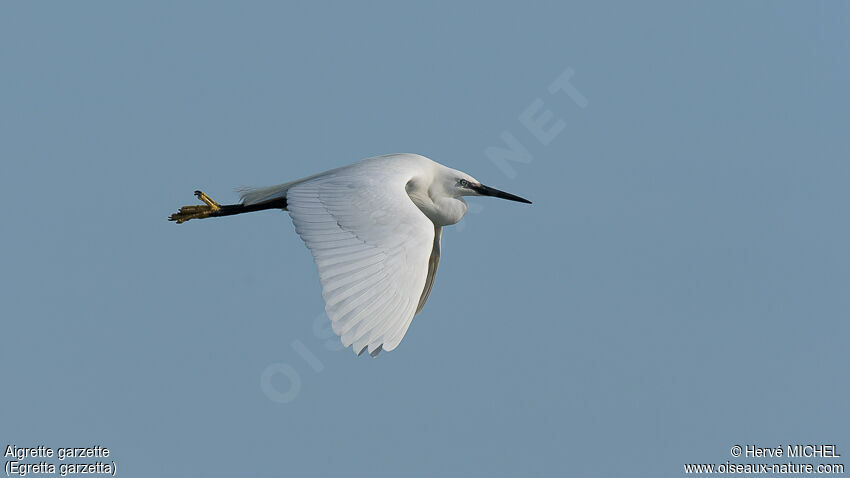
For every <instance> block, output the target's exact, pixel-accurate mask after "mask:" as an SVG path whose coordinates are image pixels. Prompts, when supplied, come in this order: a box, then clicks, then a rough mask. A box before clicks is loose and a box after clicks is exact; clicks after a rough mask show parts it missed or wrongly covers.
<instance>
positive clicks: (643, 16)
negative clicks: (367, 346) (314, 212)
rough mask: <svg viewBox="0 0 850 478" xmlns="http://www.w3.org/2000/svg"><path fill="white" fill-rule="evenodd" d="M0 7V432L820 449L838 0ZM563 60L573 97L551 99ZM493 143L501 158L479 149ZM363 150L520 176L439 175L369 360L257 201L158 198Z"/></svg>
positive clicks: (184, 453)
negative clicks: (516, 157)
mask: <svg viewBox="0 0 850 478" xmlns="http://www.w3.org/2000/svg"><path fill="white" fill-rule="evenodd" d="M0 13H2V14H0V63H2V65H3V68H2V74H0V83H2V88H0V155H2V158H3V173H2V174H0V194H2V199H3V203H4V205H5V206H6V207H5V208H4V221H3V224H4V226H3V231H4V234H3V236H4V239H3V247H2V249H1V250H0V269H1V270H2V271H3V273H2V274H1V275H0V304H2V306H0V307H2V309H0V310H2V324H3V328H2V330H3V331H2V346H0V358H2V363H3V365H4V369H5V370H6V374H5V375H4V377H5V380H3V384H2V391H3V393H2V402H0V403H2V405H3V406H2V407H0V424H2V426H0V440H2V445H4V446H5V445H6V444H17V445H19V446H28V445H33V444H45V445H47V446H51V447H60V446H72V447H80V446H89V445H93V444H101V445H104V446H107V447H109V448H110V450H111V451H112V457H113V458H114V460H115V462H116V463H117V464H118V471H119V473H120V474H121V475H122V476H151V475H166V476H246V475H248V476H251V475H259V474H261V473H262V474H264V475H274V476H329V475H332V474H333V475H335V474H342V473H345V474H346V475H347V476H375V475H376V474H402V475H414V476H416V475H418V476H432V475H435V474H441V475H449V476H556V475H573V474H576V475H580V476H618V475H619V476H635V475H636V476H643V475H649V474H652V475H659V476H676V475H677V474H681V473H682V465H683V464H684V463H691V462H694V463H723V462H725V461H726V460H733V461H734V459H733V457H731V456H730V454H729V450H730V447H731V446H732V445H735V444H742V445H746V444H755V445H757V446H765V447H766V446H777V445H781V444H790V443H835V444H837V445H838V447H839V451H840V452H843V453H850V451H848V447H850V440H848V438H850V436H848V428H847V423H850V413H849V412H848V408H847V403H850V388H848V384H850V376H848V370H847V363H848V353H847V339H848V335H849V334H850V327H848V321H847V319H848V316H850V314H848V313H850V253H848V248H847V244H848V243H850V226H849V225H848V221H847V205H848V203H850V193H848V190H850V189H848V184H850V161H848V158H850V141H848V135H847V132H848V125H850V93H848V87H847V86H848V84H850V63H848V61H847V52H848V51H850V34H848V32H850V7H848V6H847V4H845V3H840V2H818V3H806V2H746V3H738V2H720V3H717V2H704V3H697V2H650V3H641V4H634V3H630V2H629V3H624V2H618V3H605V4H603V3H600V2H583V3H570V4H566V3H563V2H541V3H531V4H523V5H519V4H514V5H512V4H507V3H490V2H487V3H484V2H482V3H469V4H464V5H460V4H456V3H433V2H430V3H427V4H426V3H421V4H408V3H405V4H401V3H397V2H393V3H389V2H387V3H383V4H380V3H374V4H370V5H369V6H364V5H358V6H355V5H353V4H345V3H318V2H313V3H310V4H303V5H291V4H285V3H283V2H248V3H245V2H238V3H237V2H180V3H179V4H175V3H174V2H86V3H78V2H63V3H33V2H25V3H6V4H4V5H3V6H2V7H0ZM565 71H572V72H573V73H572V76H571V78H570V84H571V85H573V86H574V88H575V91H576V92H578V93H579V94H580V95H581V97H582V98H584V100H585V101H586V102H583V101H577V100H576V98H577V97H576V96H575V95H573V96H570V95H567V94H566V93H565V92H564V91H562V90H557V89H556V90H555V91H554V93H553V92H552V91H551V90H552V88H551V86H552V84H553V83H554V82H556V80H557V79H558V78H559V77H560V76H561V75H562V74H564V72H565ZM541 115H542V116H541ZM541 118H542V120H541ZM535 120H536V121H543V122H544V124H545V129H547V130H550V131H552V130H551V128H553V127H555V128H556V130H555V131H556V134H552V135H550V138H546V140H545V141H541V139H540V138H539V137H538V136H536V135H535V134H534V133H533V132H532V131H531V130H530V129H529V128H528V126H527V123H529V121H535ZM556 124H557V125H558V126H555V125H556ZM506 137H507V138H509V140H513V141H516V142H517V143H518V144H520V145H521V146H522V148H524V150H525V156H524V157H525V159H526V161H524V162H510V163H508V164H509V165H510V167H511V169H512V170H513V171H512V173H511V174H509V173H508V172H506V170H505V168H503V167H500V166H499V164H497V163H496V162H494V161H493V160H492V158H491V157H490V156H488V154H487V151H488V150H490V151H492V148H499V147H505V144H506V143H505V138H506ZM393 152H416V153H420V154H424V155H426V156H428V157H431V158H432V159H434V160H436V161H439V162H442V163H444V164H447V165H449V166H451V167H453V168H456V169H460V170H463V171H466V172H468V173H470V174H471V175H473V176H475V177H476V178H478V179H480V180H481V181H482V182H484V183H485V184H488V185H492V186H494V187H497V188H500V189H504V190H506V191H509V192H512V193H515V194H518V195H520V196H523V197H527V198H529V199H531V200H532V201H534V204H533V205H532V206H526V205H522V204H517V203H510V202H506V201H498V200H493V199H485V198H473V199H471V200H470V202H471V203H472V209H471V212H470V213H469V214H468V215H467V217H466V218H465V219H464V221H463V222H462V223H461V224H460V225H458V226H456V227H453V228H449V229H447V230H446V231H444V234H443V257H442V262H441V265H440V270H439V273H438V275H437V280H436V284H435V286H434V290H433V292H432V294H431V298H430V300H429V302H428V305H427V306H426V308H425V309H424V311H423V312H422V313H421V314H420V315H418V316H417V317H416V319H415V320H414V322H413V325H412V327H411V329H410V331H409V332H408V334H407V336H406V337H405V339H404V340H403V341H402V343H401V345H400V346H399V348H398V349H396V350H395V351H393V352H390V353H385V354H381V356H380V357H379V358H378V359H374V360H372V359H369V358H367V357H361V358H356V357H355V356H354V355H353V354H352V353H351V352H350V350H346V351H340V350H338V349H339V346H338V341H337V339H336V338H335V337H329V336H328V334H329V328H328V326H327V324H326V322H325V320H326V319H324V318H323V316H322V314H323V312H322V311H323V303H322V299H321V293H320V287H319V282H318V278H317V276H316V272H315V267H314V265H313V264H312V259H311V257H310V254H309V252H308V251H307V249H306V248H305V247H304V246H303V244H302V242H301V241H300V239H299V238H298V236H297V235H296V234H295V232H294V230H293V227H292V225H291V222H290V221H289V218H288V217H287V215H286V214H285V213H281V212H277V211H268V212H263V213H256V214H250V215H245V216H237V217H231V218H224V219H220V220H209V221H193V222H190V223H187V224H184V225H181V226H177V225H175V224H173V223H169V222H167V221H166V217H167V216H168V214H170V213H171V212H173V211H174V210H176V208H177V207H179V206H181V205H185V204H192V203H193V202H194V198H193V197H192V195H191V193H192V191H193V190H194V189H203V190H204V191H205V192H207V193H209V194H210V195H211V196H212V197H214V198H215V199H217V200H219V201H220V202H231V201H235V200H236V199H237V195H236V194H235V193H233V188H235V187H239V186H245V185H249V186H251V185H256V186H261V185H269V184H276V183H281V182H284V181H287V180H291V179H295V178H299V177H303V176H307V175H309V174H313V173H315V172H319V171H323V170H326V169H331V168H334V167H338V166H340V165H344V164H347V163H351V162H354V161H357V160H359V159H361V158H364V157H368V156H373V155H378V154H386V153H393ZM738 461H740V462H744V463H745V462H747V461H746V458H741V459H738Z"/></svg>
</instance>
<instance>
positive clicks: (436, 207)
mask: <svg viewBox="0 0 850 478" xmlns="http://www.w3.org/2000/svg"><path fill="white" fill-rule="evenodd" d="M408 195H409V196H410V199H411V200H412V201H413V203H414V204H416V207H418V208H419V210H420V211H422V213H423V214H425V215H426V216H427V217H428V219H430V220H431V222H433V223H434V224H435V225H437V226H449V225H451V224H455V223H457V222H458V221H460V220H461V218H463V215H464V214H466V211H467V210H468V209H469V206H468V205H467V204H466V201H464V200H463V199H462V198H455V197H451V196H444V195H441V194H429V191H428V190H419V189H417V190H408Z"/></svg>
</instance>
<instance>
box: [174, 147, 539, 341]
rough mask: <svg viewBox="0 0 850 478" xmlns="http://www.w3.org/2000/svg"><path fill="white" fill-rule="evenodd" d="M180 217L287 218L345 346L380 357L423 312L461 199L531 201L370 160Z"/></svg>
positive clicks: (432, 167) (405, 164)
mask: <svg viewBox="0 0 850 478" xmlns="http://www.w3.org/2000/svg"><path fill="white" fill-rule="evenodd" d="M196 195H198V197H199V198H200V199H201V200H203V201H204V202H205V203H206V205H205V206H185V207H183V208H181V210H180V212H178V213H176V214H173V215H172V216H171V218H170V219H171V220H174V221H177V222H178V223H180V222H184V221H187V220H189V219H195V218H203V217H213V216H224V215H231V214H240V213H241V212H250V211H256V210H261V209H272V208H279V209H284V210H288V211H289V215H290V216H291V218H292V222H293V223H294V224H295V230H296V232H297V233H298V234H299V235H300V236H301V238H302V239H303V240H304V242H305V244H306V245H307V247H308V248H309V249H310V251H311V252H312V254H313V258H314V260H315V262H316V266H317V267H318V271H319V279H320V281H321V284H322V296H323V298H324V299H325V310H326V312H327V314H328V317H329V318H330V319H331V322H332V326H333V330H334V332H336V333H337V335H339V336H340V338H341V340H342V343H343V345H344V346H346V347H348V346H350V345H353V350H354V351H355V352H356V353H358V354H360V353H362V352H363V351H364V350H368V351H369V353H370V354H371V355H373V356H375V355H377V354H378V353H379V352H380V351H381V350H387V351H389V350H393V349H394V348H395V347H396V346H398V344H399V342H400V341H401V339H402V337H403V336H404V334H405V333H406V332H407V329H408V327H409V326H410V322H411V321H412V320H413V316H414V315H416V314H417V313H418V312H419V311H420V310H422V307H423V306H424V305H425V301H426V300H427V298H428V295H429V294H430V292H431V288H432V286H433V284H434V277H435V274H436V271H437V265H438V264H439V260H440V241H441V237H442V228H443V226H448V225H451V224H455V223H457V222H458V221H460V220H461V218H463V216H464V214H466V211H467V210H468V205H467V204H466V201H464V200H463V197H462V196H464V195H488V196H497V197H502V198H505V199H511V200H515V201H521V202H529V201H527V200H525V199H522V198H519V197H517V196H513V195H511V194H508V193H504V192H502V191H498V190H496V189H492V188H489V187H487V186H483V185H481V183H479V182H478V181H477V180H475V179H474V178H472V177H471V176H469V175H468V174H466V173H463V172H461V171H457V170H454V169H451V168H448V167H446V166H443V165H441V164H439V163H437V162H435V161H432V160H430V159H428V158H425V157H424V156H419V155H416V154H392V155H387V156H378V157H374V158H368V159H364V160H362V161H360V162H357V163H354V164H352V165H349V166H344V167H341V168H337V169H333V170H330V171H326V172H324V173H319V174H316V175H313V176H309V177H307V178H303V179H300V180H297V181H292V182H289V183H285V184H280V185H277V186H271V187H266V188H257V189H247V190H243V191H242V202H241V204H234V205H228V206H220V205H218V204H217V203H215V202H214V201H212V200H211V199H209V197H207V196H206V195H205V194H203V193H201V192H200V191H196Z"/></svg>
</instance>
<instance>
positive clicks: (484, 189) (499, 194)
mask: <svg viewBox="0 0 850 478" xmlns="http://www.w3.org/2000/svg"><path fill="white" fill-rule="evenodd" d="M470 189H472V190H473V191H475V192H477V193H478V194H480V195H482V196H493V197H495V198H502V199H507V200H509V201H517V202H524V203H526V204H531V201H529V200H528V199H524V198H521V197H519V196H514V195H513V194H511V193H506V192H504V191H499V190H498V189H496V188H491V187H490V186H485V185H483V184H478V185H475V184H473V185H471V186H470Z"/></svg>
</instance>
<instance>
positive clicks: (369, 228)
mask: <svg viewBox="0 0 850 478" xmlns="http://www.w3.org/2000/svg"><path fill="white" fill-rule="evenodd" d="M343 172H347V174H330V175H326V176H320V177H316V178H312V179H308V180H305V181H303V182H300V183H298V184H295V185H292V186H290V187H288V189H287V191H286V201H287V205H288V206H287V207H288V210H289V214H290V216H291V217H292V221H293V223H294V224H295V230H296V232H298V234H299V235H300V236H301V238H302V239H303V240H304V243H305V244H306V245H307V247H308V248H309V249H310V251H311V253H312V254H313V258H314V260H315V262H316V266H317V268H318V271H319V280H320V282H321V284H322V297H323V298H324V299H325V311H326V312H327V314H328V317H329V318H330V319H331V322H332V326H333V330H334V332H335V333H337V334H338V335H340V337H341V340H342V343H343V345H345V346H346V347H348V346H350V345H353V350H354V352H355V353H360V352H363V351H364V350H368V351H369V353H370V354H372V355H376V354H377V353H378V352H379V351H381V350H387V351H389V350H393V349H394V348H395V347H396V346H398V344H399V342H401V339H402V337H404V334H405V333H406V331H407V329H408V328H409V327H410V322H411V321H412V320H413V316H414V315H416V313H417V312H418V311H419V309H421V304H423V303H424V299H426V298H427V293H428V291H430V288H431V284H433V273H434V272H433V271H434V270H435V269H436V263H435V261H434V256H433V254H432V253H433V249H434V245H435V244H437V247H439V230H437V231H436V233H437V238H436V241H435V227H434V224H433V223H432V222H431V221H430V220H429V219H428V218H427V217H426V216H425V215H424V214H423V213H422V212H421V211H420V210H419V208H418V207H416V205H415V204H414V203H413V201H411V200H410V198H409V196H408V195H407V192H406V190H405V185H406V184H407V181H409V180H410V176H409V173H407V175H405V174H402V173H393V172H390V173H389V174H387V172H386V171H382V174H380V175H369V174H353V173H352V172H350V171H343ZM437 258H439V252H437Z"/></svg>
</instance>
